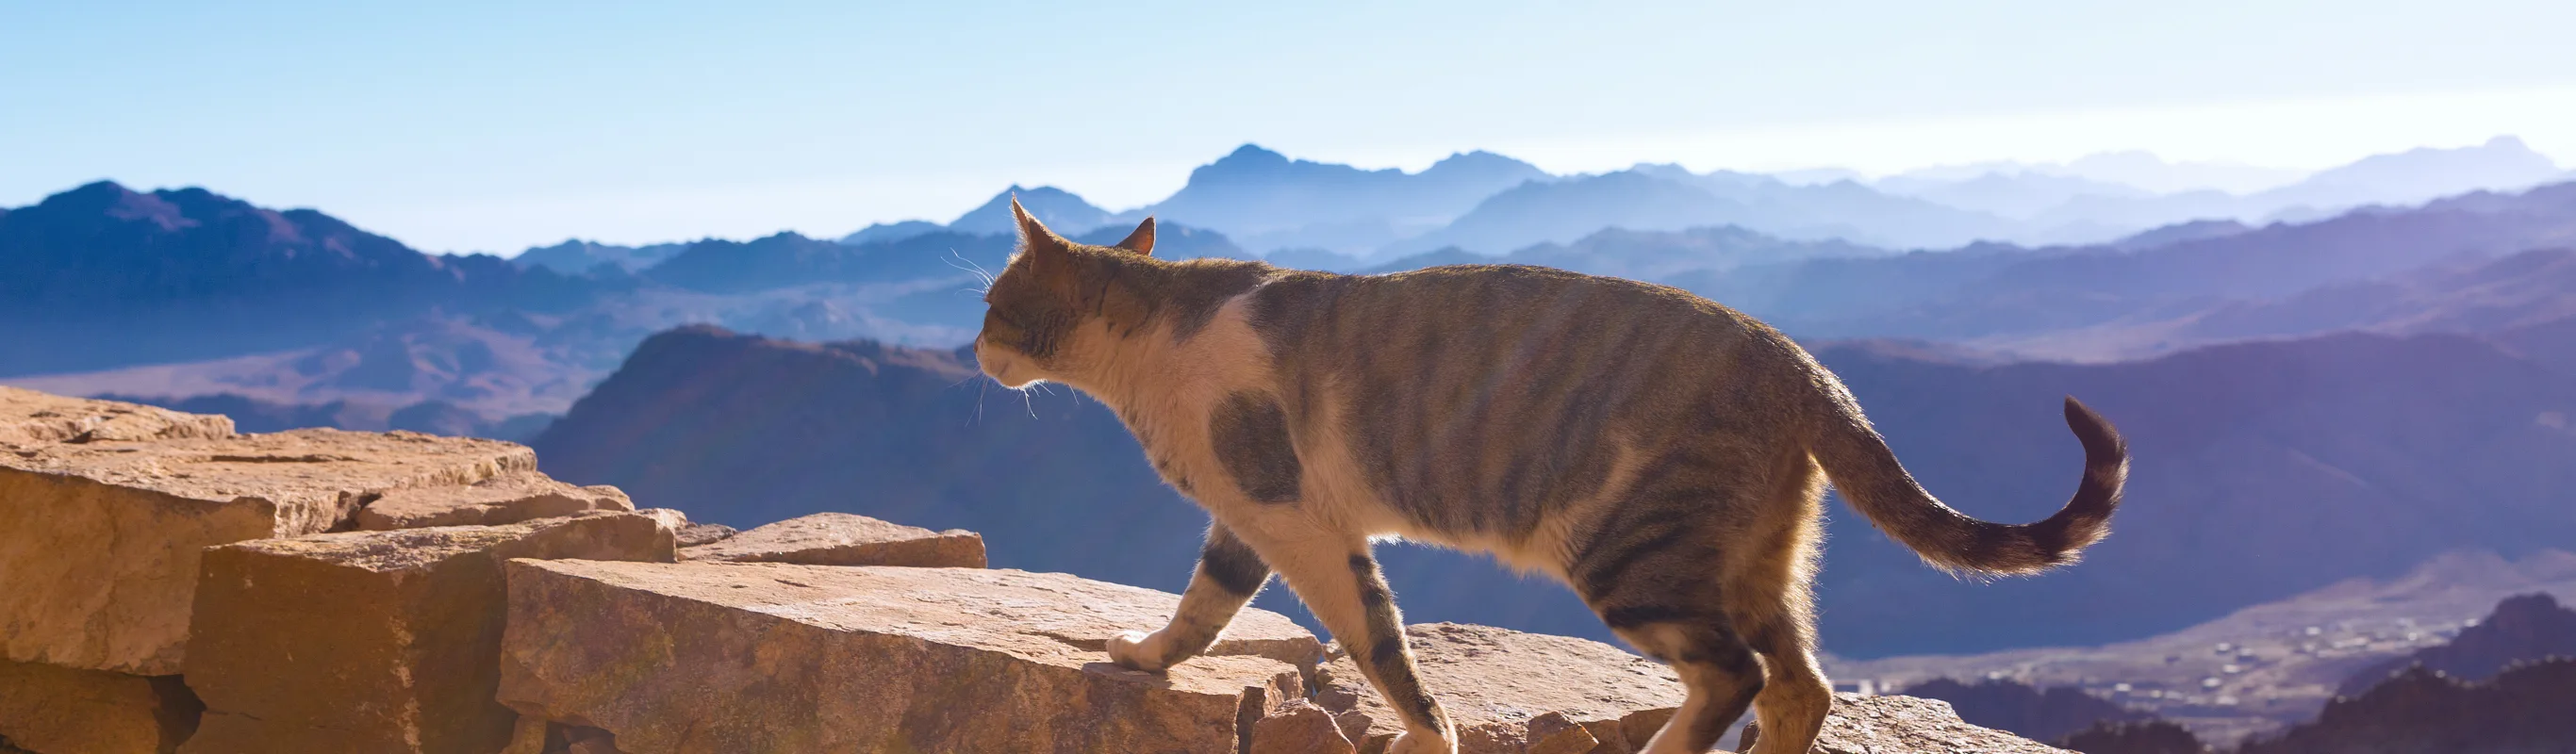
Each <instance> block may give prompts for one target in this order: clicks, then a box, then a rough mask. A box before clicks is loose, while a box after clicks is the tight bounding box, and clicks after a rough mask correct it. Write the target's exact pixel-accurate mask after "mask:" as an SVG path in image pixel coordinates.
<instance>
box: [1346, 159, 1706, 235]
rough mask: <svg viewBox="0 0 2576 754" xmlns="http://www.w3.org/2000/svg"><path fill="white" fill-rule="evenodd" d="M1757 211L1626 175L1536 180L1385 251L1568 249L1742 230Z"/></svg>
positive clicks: (1651, 178) (1643, 175) (1694, 188)
mask: <svg viewBox="0 0 2576 754" xmlns="http://www.w3.org/2000/svg"><path fill="white" fill-rule="evenodd" d="M1752 216H1753V211H1752V209H1751V208H1749V207H1746V206H1744V205H1742V204H1739V203H1736V202H1731V201H1727V200H1724V199H1720V198H1718V197H1717V195H1715V194H1711V193H1709V192H1708V191H1707V190H1705V189H1702V188H1699V187H1697V186H1693V185H1690V184H1687V183H1683V182H1679V181H1673V180H1668V179H1665V178H1662V177H1657V176H1654V175H1649V174H1647V173H1644V172H1639V171H1633V170H1623V171H1619V172H1616V173H1605V174H1602V175H1591V176H1581V177H1576V178H1566V179H1562V180H1556V181H1544V182H1541V181H1532V182H1529V183H1523V184H1521V185H1519V186H1515V187H1513V188H1511V189H1510V190H1507V191H1504V192H1502V193H1499V194H1495V195H1493V196H1492V197H1489V198H1487V199H1485V200H1484V201H1482V202H1478V203H1477V204H1476V207H1475V209H1474V210H1472V211H1470V212H1468V213H1467V214H1465V215H1462V216H1460V217H1459V218H1458V219H1457V220H1455V221H1453V222H1451V223H1449V224H1448V225H1447V226H1445V227H1442V228H1440V229H1439V230H1436V231H1433V232H1430V233H1425V234H1423V235H1419V236H1414V237H1411V238H1407V239H1404V240H1402V241H1400V242H1397V243H1394V244H1391V245H1389V246H1387V247H1385V248H1384V249H1383V250H1382V252H1384V253H1402V254H1409V253H1416V252H1420V251H1426V250H1431V249H1438V248H1442V247H1447V246H1455V247H1459V248H1463V249H1466V250H1469V251H1476V252H1483V253H1486V254H1501V253H1504V252H1508V251H1511V250H1513V249H1518V248H1522V247H1526V246H1530V245H1534V244H1542V243H1550V242H1555V243H1565V242H1570V241H1573V240H1575V239H1577V238H1582V237H1584V236H1587V235H1591V234H1592V233H1593V232H1595V231H1599V230H1601V229H1604V228H1626V229H1629V230H1680V229H1682V228H1687V227H1692V226H1700V225H1730V224H1743V223H1745V222H1748V221H1750V220H1752Z"/></svg>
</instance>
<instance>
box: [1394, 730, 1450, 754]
mask: <svg viewBox="0 0 2576 754" xmlns="http://www.w3.org/2000/svg"><path fill="white" fill-rule="evenodd" d="M1386 754H1458V744H1457V742H1455V741H1451V740H1449V739H1446V738H1441V737H1440V734H1438V733H1432V732H1429V731H1419V730H1413V731H1405V732H1404V735H1401V736H1396V737H1395V743H1393V744H1389V745H1388V746H1387V747H1386Z"/></svg>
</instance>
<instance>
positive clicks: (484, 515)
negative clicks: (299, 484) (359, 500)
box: [357, 472, 635, 531]
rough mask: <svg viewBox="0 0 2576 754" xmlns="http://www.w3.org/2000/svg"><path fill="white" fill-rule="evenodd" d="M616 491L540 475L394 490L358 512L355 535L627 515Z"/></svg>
mask: <svg viewBox="0 0 2576 754" xmlns="http://www.w3.org/2000/svg"><path fill="white" fill-rule="evenodd" d="M634 509H635V502H634V501H632V500H628V499H626V493H624V492H620V491H618V489H617V488H615V487H607V486H590V487H576V486H573V485H570V484H565V483H563V482H558V481H555V480H553V479H551V478H548V477H546V475H544V474H538V473H534V472H525V473H517V474H505V475H502V476H497V477H493V478H491V479H486V480H483V481H480V482H476V483H474V484H469V485H462V486H454V487H424V488H415V489H402V490H393V491H390V492H387V493H385V494H384V496H383V497H379V498H377V499H376V500H375V501H374V502H370V503H368V504H367V507H366V508H365V509H363V510H360V511H358V517H357V523H358V528H359V529H364V530H369V531H387V530H392V529H418V528H421V527H426V526H466V525H492V524H515V523H518V522H521V521H527V520H530V519H539V518H551V517H555V516H570V515H573V514H576V513H583V512H587V511H631V510H634Z"/></svg>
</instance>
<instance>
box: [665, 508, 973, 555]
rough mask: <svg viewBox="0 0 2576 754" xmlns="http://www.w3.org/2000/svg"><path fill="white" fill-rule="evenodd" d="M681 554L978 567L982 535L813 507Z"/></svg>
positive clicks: (689, 549)
mask: <svg viewBox="0 0 2576 754" xmlns="http://www.w3.org/2000/svg"><path fill="white" fill-rule="evenodd" d="M680 557H681V559H684V560H718V561H725V562H730V563H802V564H805V565H845V566H913V567H916V568H982V567H984V538H983V537H982V536H978V535H977V534H975V533H974V532H971V531H966V530H964V529H950V530H948V531H931V530H929V529H924V528H921V527H918V526H905V525H902V524H897V523H890V522H886V521H879V520H876V519H873V518H869V517H866V516H860V515H853V514H849V513H816V514H814V515H811V516H804V517H800V518H791V519H788V520H785V521H780V522H778V523H774V524H770V525H768V526H763V527H759V528H756V529H752V530H750V531H745V532H741V533H738V534H734V535H731V536H728V537H726V538H724V539H722V540H719V541H716V542H713V543H710V544H705V545H699V546H697V547H691V548H688V549H686V550H682V551H681V552H680Z"/></svg>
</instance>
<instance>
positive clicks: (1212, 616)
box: [1109, 523, 1270, 670]
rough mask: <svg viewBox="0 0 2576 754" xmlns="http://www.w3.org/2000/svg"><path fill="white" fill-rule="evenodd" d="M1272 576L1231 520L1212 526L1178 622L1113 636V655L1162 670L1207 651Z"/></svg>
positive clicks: (1127, 663) (1126, 662)
mask: <svg viewBox="0 0 2576 754" xmlns="http://www.w3.org/2000/svg"><path fill="white" fill-rule="evenodd" d="M1269 580H1270V566H1268V565H1266V564H1264V563H1262V562H1261V556H1260V555H1257V554H1254V553H1253V551H1252V548H1251V547H1250V546H1248V545H1245V544H1244V543H1243V540H1241V539H1237V538H1235V536H1234V532H1232V531H1229V530H1227V529H1226V528H1225V524H1219V523H1211V524H1209V525H1208V534H1207V546H1206V547H1204V548H1202V549H1200V550H1199V570H1198V574H1197V575H1195V576H1192V577H1190V587H1189V589H1187V590H1184V591H1182V592H1181V606H1180V608H1179V609H1178V610H1176V611H1174V612H1173V613H1172V622H1171V623H1170V624H1169V625H1165V626H1163V628H1162V629H1161V630H1158V631H1155V632H1153V633H1150V634H1148V633H1141V632H1136V631H1128V632H1125V633H1121V634H1119V635H1117V636H1112V637H1109V660H1110V661H1111V662H1115V663H1118V665H1119V666H1120V667H1126V668H1132V669H1136V670H1161V669H1164V668H1168V667H1171V666H1172V665H1173V664H1175V663H1178V662H1180V661H1182V660H1187V659H1189V658H1192V657H1197V656H1198V655H1199V653H1201V652H1205V651H1207V649H1208V647H1210V646H1213V645H1215V644H1216V637H1217V634H1218V633H1219V632H1222V631H1224V630H1225V625H1226V624H1227V623H1231V622H1233V621H1234V614H1235V613H1237V612H1241V611H1242V610H1243V605H1244V603H1247V602H1251V601H1252V595H1253V593H1255V592H1259V591H1261V585H1262V583H1263V582H1266V581H1269Z"/></svg>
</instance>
